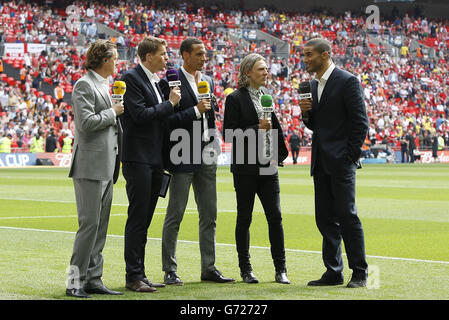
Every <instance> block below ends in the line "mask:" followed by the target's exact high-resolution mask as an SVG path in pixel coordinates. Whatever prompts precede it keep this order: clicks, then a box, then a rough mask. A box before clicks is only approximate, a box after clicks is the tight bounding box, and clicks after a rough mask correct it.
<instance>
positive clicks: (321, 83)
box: [315, 62, 335, 102]
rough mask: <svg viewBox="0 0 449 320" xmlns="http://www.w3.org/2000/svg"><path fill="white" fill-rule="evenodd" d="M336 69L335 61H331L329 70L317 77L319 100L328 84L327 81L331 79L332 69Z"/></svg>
mask: <svg viewBox="0 0 449 320" xmlns="http://www.w3.org/2000/svg"><path fill="white" fill-rule="evenodd" d="M334 69H335V64H334V63H333V62H331V64H330V65H329V67H328V68H327V70H326V71H325V72H324V73H323V75H322V76H321V78H320V79H317V78H315V79H316V81H318V88H317V91H318V102H320V99H321V94H322V93H323V90H324V87H325V86H326V82H327V80H328V79H329V77H330V75H331V73H332V71H334Z"/></svg>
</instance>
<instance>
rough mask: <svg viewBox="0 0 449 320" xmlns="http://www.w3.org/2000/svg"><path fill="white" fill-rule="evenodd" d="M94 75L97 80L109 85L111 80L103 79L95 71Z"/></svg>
mask: <svg viewBox="0 0 449 320" xmlns="http://www.w3.org/2000/svg"><path fill="white" fill-rule="evenodd" d="M91 71H92V73H93V74H94V76H95V78H97V80H98V81H99V82H100V83H101V84H104V85H109V79H108V78H103V77H102V76H100V75H99V74H98V73H96V72H95V71H93V70H91Z"/></svg>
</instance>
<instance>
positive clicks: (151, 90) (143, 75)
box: [136, 64, 163, 104]
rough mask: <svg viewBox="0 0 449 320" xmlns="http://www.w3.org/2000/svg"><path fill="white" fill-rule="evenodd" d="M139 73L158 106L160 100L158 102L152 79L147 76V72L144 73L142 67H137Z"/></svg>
mask: <svg viewBox="0 0 449 320" xmlns="http://www.w3.org/2000/svg"><path fill="white" fill-rule="evenodd" d="M136 70H137V72H138V73H139V75H140V77H141V78H142V81H143V82H144V83H145V84H146V86H147V88H148V90H150V92H151V94H152V96H153V99H154V101H155V102H156V104H158V100H157V95H156V91H154V88H153V86H152V85H151V83H150V79H148V76H147V75H146V73H145V71H143V69H142V67H141V66H140V64H139V65H137V67H136ZM162 97H163V95H161V98H162Z"/></svg>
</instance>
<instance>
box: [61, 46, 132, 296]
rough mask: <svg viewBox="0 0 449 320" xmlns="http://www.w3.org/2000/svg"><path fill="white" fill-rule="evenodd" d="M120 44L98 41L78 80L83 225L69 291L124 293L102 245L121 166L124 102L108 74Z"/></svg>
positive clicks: (76, 178) (76, 174) (76, 161)
mask: <svg viewBox="0 0 449 320" xmlns="http://www.w3.org/2000/svg"><path fill="white" fill-rule="evenodd" d="M117 58H118V54H117V49H116V45H115V44H114V43H112V42H110V41H106V40H97V41H95V42H94V43H92V45H91V46H90V47H89V49H88V51H87V54H86V65H85V67H86V69H87V70H88V72H87V74H86V75H84V76H83V77H82V78H81V79H79V80H78V81H77V83H76V84H75V87H74V90H73V94H72V105H73V111H74V120H75V143H74V146H73V154H72V164H71V167H70V173H69V177H72V178H73V185H74V187H75V196H76V205H77V211H78V224H79V229H78V232H77V233H76V236H75V243H74V246H73V254H72V257H71V260H70V267H69V270H68V280H67V289H66V295H68V296H72V297H77V298H89V297H90V296H89V293H98V294H111V295H117V294H122V293H121V292H116V291H112V290H110V289H108V288H106V287H105V286H104V284H103V282H102V280H101V276H102V273H103V256H102V250H103V248H104V245H105V242H106V233H107V228H108V222H109V214H110V211H111V203H112V192H113V184H114V183H115V182H116V181H117V178H118V173H119V170H120V157H119V153H120V147H121V141H120V140H121V126H120V123H119V121H118V120H117V119H116V117H117V116H118V115H120V114H122V113H123V111H124V108H123V102H122V101H115V102H113V101H112V100H111V97H110V95H109V81H108V79H107V78H108V77H109V76H112V75H113V74H114V73H115V66H116V61H117Z"/></svg>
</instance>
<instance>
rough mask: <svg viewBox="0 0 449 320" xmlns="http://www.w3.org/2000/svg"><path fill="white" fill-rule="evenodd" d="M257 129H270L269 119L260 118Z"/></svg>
mask: <svg viewBox="0 0 449 320" xmlns="http://www.w3.org/2000/svg"><path fill="white" fill-rule="evenodd" d="M259 129H262V130H270V129H271V121H270V120H263V119H261V120H260V121H259Z"/></svg>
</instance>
